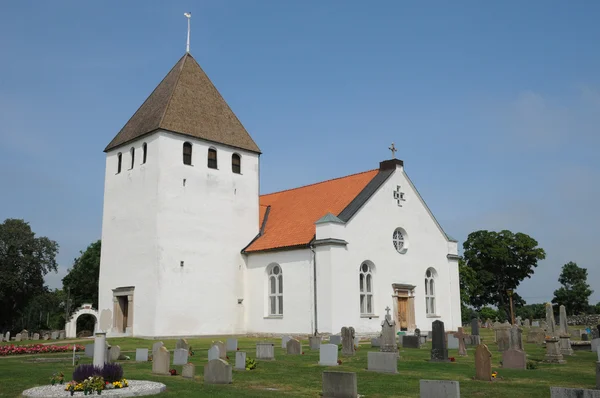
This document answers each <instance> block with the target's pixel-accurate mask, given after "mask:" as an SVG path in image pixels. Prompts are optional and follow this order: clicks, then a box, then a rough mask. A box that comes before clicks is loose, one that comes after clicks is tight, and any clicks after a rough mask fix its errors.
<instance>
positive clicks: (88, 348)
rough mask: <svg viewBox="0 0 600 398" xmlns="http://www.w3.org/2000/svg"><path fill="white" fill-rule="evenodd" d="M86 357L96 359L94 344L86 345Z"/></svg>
mask: <svg viewBox="0 0 600 398" xmlns="http://www.w3.org/2000/svg"><path fill="white" fill-rule="evenodd" d="M84 355H85V356H86V357H88V358H93V357H94V343H92V344H86V346H85V354H84Z"/></svg>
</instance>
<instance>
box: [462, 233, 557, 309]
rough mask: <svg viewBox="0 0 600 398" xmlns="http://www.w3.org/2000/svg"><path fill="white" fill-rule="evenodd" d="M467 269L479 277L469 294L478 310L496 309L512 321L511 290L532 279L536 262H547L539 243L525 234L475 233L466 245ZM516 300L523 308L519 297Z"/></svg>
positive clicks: (470, 236) (516, 296)
mask: <svg viewBox="0 0 600 398" xmlns="http://www.w3.org/2000/svg"><path fill="white" fill-rule="evenodd" d="M463 249H464V254H463V257H464V259H465V266H466V267H469V268H470V269H471V270H472V271H469V272H473V273H474V274H475V275H476V282H475V283H474V284H473V286H470V288H471V289H472V290H471V291H470V294H469V304H470V305H471V306H473V307H475V308H481V307H482V306H484V305H494V306H496V307H497V308H498V310H499V311H500V312H501V313H503V314H504V316H505V317H506V318H507V319H510V308H509V307H510V306H509V296H508V290H513V291H514V290H515V289H516V288H517V287H518V286H519V284H520V283H521V281H523V280H524V279H525V278H530V277H531V275H532V274H533V272H534V268H535V267H537V265H538V264H537V262H538V261H539V260H543V259H544V258H546V253H545V252H544V249H542V248H540V247H538V242H537V241H536V240H535V239H533V238H532V237H530V236H529V235H526V234H523V233H520V232H519V233H516V234H514V233H512V232H511V231H506V230H504V231H500V232H494V231H485V230H483V231H475V232H472V233H471V234H469V237H468V238H467V240H466V241H465V242H464V244H463ZM513 300H515V301H518V302H519V303H522V304H524V302H523V301H522V299H521V298H520V297H518V295H514V296H513Z"/></svg>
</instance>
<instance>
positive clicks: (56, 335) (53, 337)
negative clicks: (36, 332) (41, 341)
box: [50, 331, 58, 340]
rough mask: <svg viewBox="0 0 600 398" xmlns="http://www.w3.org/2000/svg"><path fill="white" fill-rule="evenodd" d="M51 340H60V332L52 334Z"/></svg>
mask: <svg viewBox="0 0 600 398" xmlns="http://www.w3.org/2000/svg"><path fill="white" fill-rule="evenodd" d="M50 338H51V339H52V340H57V339H58V332H57V331H54V332H52V334H51V335H50Z"/></svg>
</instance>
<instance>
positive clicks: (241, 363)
mask: <svg viewBox="0 0 600 398" xmlns="http://www.w3.org/2000/svg"><path fill="white" fill-rule="evenodd" d="M235 369H236V370H246V353H245V352H244V351H236V353H235Z"/></svg>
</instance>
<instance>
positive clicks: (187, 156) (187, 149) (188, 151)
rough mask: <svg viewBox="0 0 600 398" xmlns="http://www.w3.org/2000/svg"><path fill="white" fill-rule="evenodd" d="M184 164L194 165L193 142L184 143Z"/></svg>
mask: <svg viewBox="0 0 600 398" xmlns="http://www.w3.org/2000/svg"><path fill="white" fill-rule="evenodd" d="M183 164H187V165H190V166H191V165H192V144H190V143H189V142H184V143H183Z"/></svg>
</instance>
